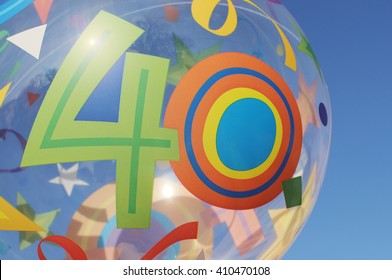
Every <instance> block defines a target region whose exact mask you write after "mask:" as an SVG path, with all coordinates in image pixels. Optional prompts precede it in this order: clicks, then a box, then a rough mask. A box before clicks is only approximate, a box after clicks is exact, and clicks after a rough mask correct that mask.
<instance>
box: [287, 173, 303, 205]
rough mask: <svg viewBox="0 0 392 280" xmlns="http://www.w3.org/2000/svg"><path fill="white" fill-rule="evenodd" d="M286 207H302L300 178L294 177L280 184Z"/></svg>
mask: <svg viewBox="0 0 392 280" xmlns="http://www.w3.org/2000/svg"><path fill="white" fill-rule="evenodd" d="M282 188H283V193H284V199H285V200H286V207H287V208H291V207H295V206H300V205H302V177H301V176H299V177H295V178H292V179H290V180H287V181H284V182H282Z"/></svg>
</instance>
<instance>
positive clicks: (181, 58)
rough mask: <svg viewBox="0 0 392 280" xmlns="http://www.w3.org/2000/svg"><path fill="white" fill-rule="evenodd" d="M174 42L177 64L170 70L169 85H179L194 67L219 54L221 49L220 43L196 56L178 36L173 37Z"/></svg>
mask: <svg viewBox="0 0 392 280" xmlns="http://www.w3.org/2000/svg"><path fill="white" fill-rule="evenodd" d="M173 40H174V45H175V48H176V58H177V64H175V65H173V66H171V67H170V69H169V75H168V83H170V84H172V85H177V84H178V82H179V81H180V80H181V79H182V77H184V75H185V74H186V72H188V70H189V69H191V68H192V67H193V65H195V64H196V63H197V62H199V61H201V60H203V59H204V58H206V57H208V56H210V55H213V54H216V53H218V52H219V50H220V48H221V43H218V44H215V45H213V46H212V47H210V48H208V49H206V50H204V51H202V52H200V53H197V54H194V53H193V52H192V51H191V50H190V49H189V47H188V46H186V45H185V43H184V42H183V41H182V40H181V39H180V38H178V37H177V36H176V35H173Z"/></svg>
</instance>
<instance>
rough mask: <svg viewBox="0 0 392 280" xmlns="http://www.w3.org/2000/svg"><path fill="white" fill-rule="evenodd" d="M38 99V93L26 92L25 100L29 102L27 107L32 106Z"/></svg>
mask: <svg viewBox="0 0 392 280" xmlns="http://www.w3.org/2000/svg"><path fill="white" fill-rule="evenodd" d="M39 97H40V95H39V94H38V93H32V92H28V93H27V99H28V101H29V105H30V106H32V105H33V104H34V103H35V101H37V100H38V98H39Z"/></svg>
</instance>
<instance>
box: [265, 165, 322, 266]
mask: <svg viewBox="0 0 392 280" xmlns="http://www.w3.org/2000/svg"><path fill="white" fill-rule="evenodd" d="M316 173H317V165H315V166H314V167H313V170H312V172H311V174H310V177H309V180H308V183H307V185H306V187H305V192H304V194H303V197H302V205H301V206H297V207H293V208H282V209H273V210H270V211H269V214H270V217H271V220H272V224H273V226H274V229H275V234H276V240H275V241H274V242H273V243H272V244H271V246H270V247H269V248H268V249H267V251H266V252H264V254H263V255H262V256H261V258H260V259H268V260H274V259H278V258H279V257H281V256H282V255H283V254H284V253H285V252H286V251H287V249H288V247H289V245H290V243H291V242H292V241H293V240H294V238H295V237H296V236H297V234H298V233H299V231H300V230H301V228H302V226H303V224H304V223H305V220H306V219H307V217H308V216H309V214H310V211H311V209H312V208H313V205H314V202H315V199H314V197H313V196H312V194H313V190H314V186H315V183H316Z"/></svg>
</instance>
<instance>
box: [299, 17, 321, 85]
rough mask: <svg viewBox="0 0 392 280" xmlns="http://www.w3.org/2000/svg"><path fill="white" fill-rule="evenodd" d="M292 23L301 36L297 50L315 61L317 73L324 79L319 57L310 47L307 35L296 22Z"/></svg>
mask: <svg viewBox="0 0 392 280" xmlns="http://www.w3.org/2000/svg"><path fill="white" fill-rule="evenodd" d="M291 23H292V25H293V26H294V28H295V30H297V32H298V34H299V36H300V37H301V41H300V42H299V45H298V47H297V49H298V50H299V51H301V52H303V53H304V54H306V55H307V56H309V57H310V58H311V59H312V60H313V62H314V65H315V66H316V68H317V71H318V72H319V75H320V77H321V79H324V78H323V74H322V73H321V68H320V64H319V62H318V60H317V57H316V55H315V53H314V51H313V48H312V46H311V45H310V43H309V41H308V39H307V38H306V36H305V34H304V33H303V32H302V30H301V28H299V26H298V25H297V24H296V23H295V22H294V21H292V22H291Z"/></svg>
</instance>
